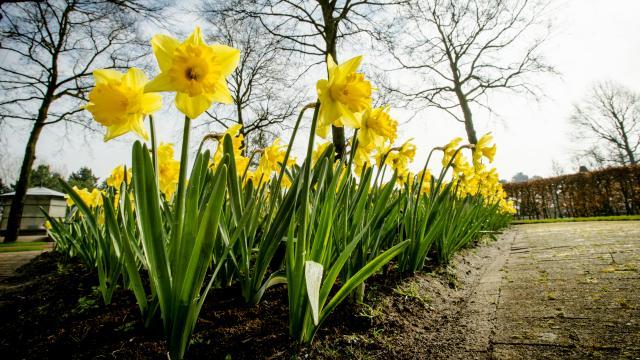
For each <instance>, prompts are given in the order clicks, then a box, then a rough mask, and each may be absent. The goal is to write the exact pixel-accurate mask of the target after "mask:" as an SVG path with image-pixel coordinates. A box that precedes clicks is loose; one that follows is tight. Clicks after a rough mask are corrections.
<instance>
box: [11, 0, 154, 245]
mask: <svg viewBox="0 0 640 360" xmlns="http://www.w3.org/2000/svg"><path fill="white" fill-rule="evenodd" d="M156 10H159V8H158V7H157V6H155V5H154V6H148V5H146V2H143V0H124V1H115V0H112V1H91V0H51V1H37V2H24V3H16V4H9V5H8V6H3V7H2V8H0V12H1V13H2V20H1V21H0V55H1V56H2V57H3V58H4V60H3V62H2V64H1V65H0V126H2V127H3V128H4V127H6V126H8V125H9V123H14V124H20V126H22V127H25V126H29V127H30V129H31V131H30V134H29V139H28V140H27V142H26V146H25V152H24V159H23V162H22V166H21V169H20V174H19V178H18V182H17V183H16V188H15V191H16V195H15V200H14V201H13V202H12V204H11V210H10V214H9V222H8V228H7V233H6V237H5V241H6V242H10V241H15V240H16V238H17V236H18V231H19V229H18V224H19V223H20V218H21V216H22V209H23V206H24V204H23V201H24V196H25V194H26V190H27V187H28V185H29V184H28V180H29V175H30V172H31V169H32V166H33V162H34V160H35V155H36V144H37V142H38V139H39V138H40V134H41V132H42V129H43V128H44V127H45V126H48V125H52V124H57V123H63V124H67V125H71V124H77V125H80V126H83V127H87V126H89V125H87V124H89V123H90V122H86V118H85V117H84V116H82V115H81V114H80V112H81V111H82V108H81V107H80V104H81V103H83V102H84V101H85V97H86V94H87V92H88V91H89V90H90V87H91V84H92V80H91V74H92V70H93V69H94V68H97V67H102V68H125V67H128V66H129V65H130V64H131V62H132V61H135V60H137V59H138V58H139V57H141V56H142V55H144V53H145V52H146V48H140V47H138V46H137V45H140V44H139V41H138V40H137V38H136V37H135V34H136V25H137V21H138V20H139V19H141V18H142V17H144V18H146V19H153V18H157V17H159V16H160V14H159V13H157V12H156ZM140 50H144V51H140Z"/></svg>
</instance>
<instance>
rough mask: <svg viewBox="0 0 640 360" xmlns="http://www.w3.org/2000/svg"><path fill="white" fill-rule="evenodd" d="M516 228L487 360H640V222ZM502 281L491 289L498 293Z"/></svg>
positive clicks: (490, 276)
mask: <svg viewBox="0 0 640 360" xmlns="http://www.w3.org/2000/svg"><path fill="white" fill-rule="evenodd" d="M514 228H515V230H514V232H515V236H506V237H503V239H502V241H509V242H511V244H510V246H509V247H508V254H506V261H505V262H504V263H503V266H502V268H501V269H500V270H498V272H500V273H501V274H502V277H501V281H500V282H499V288H498V289H497V290H498V291H495V292H493V293H494V294H495V298H494V299H493V301H495V302H496V304H497V306H495V313H494V315H493V316H492V318H491V319H490V320H489V321H490V322H491V323H492V326H491V328H492V331H491V335H490V340H489V344H488V348H487V349H486V351H483V354H484V355H489V356H488V357H490V358H498V359H516V358H628V359H638V358H640V273H639V267H640V222H638V221H618V222H583V223H557V224H531V225H520V226H515V227H514ZM495 275H496V274H495V272H493V273H492V272H488V273H487V274H486V275H485V277H487V279H488V281H486V282H485V283H486V284H495V285H496V286H498V285H497V284H498V283H497V282H496V281H495V277H496V276H495ZM489 293H491V291H489ZM478 295H480V294H478ZM481 300H484V301H479V302H480V303H482V302H486V301H487V300H488V301H489V303H490V302H491V301H492V299H490V298H489V299H486V296H485V298H483V299H481ZM485 305H487V304H485ZM481 357H484V356H481Z"/></svg>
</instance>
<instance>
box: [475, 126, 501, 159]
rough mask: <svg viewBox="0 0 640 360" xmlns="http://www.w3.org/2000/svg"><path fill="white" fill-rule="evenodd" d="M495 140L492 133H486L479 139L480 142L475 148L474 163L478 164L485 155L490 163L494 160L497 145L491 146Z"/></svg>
mask: <svg viewBox="0 0 640 360" xmlns="http://www.w3.org/2000/svg"><path fill="white" fill-rule="evenodd" d="M492 141H493V136H491V133H486V134H484V135H483V136H482V137H481V138H480V139H479V140H478V143H477V144H476V145H475V147H474V148H473V164H474V165H476V166H477V165H478V164H479V163H480V161H481V159H482V157H483V156H484V157H485V158H487V160H489V163H492V162H493V158H494V157H495V155H496V145H495V144H494V145H493V146H490V143H491V142H492Z"/></svg>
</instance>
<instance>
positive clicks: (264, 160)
mask: <svg viewBox="0 0 640 360" xmlns="http://www.w3.org/2000/svg"><path fill="white" fill-rule="evenodd" d="M286 153H287V147H286V146H285V145H281V144H280V138H277V139H275V140H274V141H273V144H271V145H270V146H267V147H266V148H264V149H263V151H262V156H261V157H260V162H259V163H258V167H259V168H262V170H263V171H264V172H265V173H271V172H273V171H280V164H281V163H282V162H283V161H284V157H285V155H286ZM295 162H296V161H295V159H291V158H290V159H289V160H288V161H287V166H292V165H293V164H295Z"/></svg>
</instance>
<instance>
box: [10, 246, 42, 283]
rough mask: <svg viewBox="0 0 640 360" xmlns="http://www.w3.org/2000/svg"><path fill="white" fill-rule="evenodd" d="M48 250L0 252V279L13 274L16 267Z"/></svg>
mask: <svg viewBox="0 0 640 360" xmlns="http://www.w3.org/2000/svg"><path fill="white" fill-rule="evenodd" d="M43 251H47V250H34V251H18V252H6V253H0V281H2V280H4V279H6V278H8V277H10V276H12V275H13V274H14V273H15V271H16V269H18V268H19V267H20V266H22V265H24V264H26V263H28V262H29V261H31V259H33V258H34V257H36V256H38V255H40V254H41V253H42V252H43Z"/></svg>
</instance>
